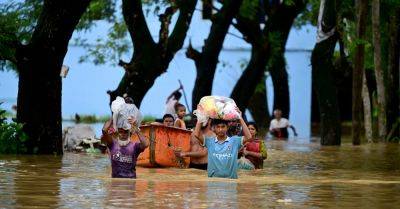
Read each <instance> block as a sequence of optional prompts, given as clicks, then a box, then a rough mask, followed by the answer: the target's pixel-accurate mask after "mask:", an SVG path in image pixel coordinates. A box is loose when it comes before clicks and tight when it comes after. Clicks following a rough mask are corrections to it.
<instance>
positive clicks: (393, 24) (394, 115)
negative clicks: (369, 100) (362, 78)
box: [387, 8, 400, 140]
mask: <svg viewBox="0 0 400 209" xmlns="http://www.w3.org/2000/svg"><path fill="white" fill-rule="evenodd" d="M391 14H392V15H391V17H390V20H389V22H390V23H389V46H388V47H389V50H388V51H389V53H388V64H389V66H388V88H387V92H388V93H387V96H388V100H387V102H388V104H387V116H388V117H387V127H388V129H387V130H393V129H396V128H395V127H394V126H395V124H396V121H397V119H398V118H399V117H400V116H399V115H400V108H399V107H400V105H399V96H394V97H392V95H400V90H399V58H400V54H399V52H400V26H399V24H400V8H396V9H393V11H392V12H391ZM389 97H390V98H389ZM399 135H400V133H399V128H397V130H394V132H393V134H392V136H399ZM388 140H390V138H389V139H388Z"/></svg>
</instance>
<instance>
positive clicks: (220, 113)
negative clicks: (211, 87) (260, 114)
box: [194, 96, 240, 123]
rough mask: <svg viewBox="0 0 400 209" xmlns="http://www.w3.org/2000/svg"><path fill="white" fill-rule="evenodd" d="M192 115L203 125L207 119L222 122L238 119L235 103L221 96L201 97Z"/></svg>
mask: <svg viewBox="0 0 400 209" xmlns="http://www.w3.org/2000/svg"><path fill="white" fill-rule="evenodd" d="M194 114H195V115H196V116H197V118H198V120H199V121H200V122H203V123H205V122H207V120H208V119H209V118H212V119H222V120H237V119H239V118H240V114H239V113H238V112H237V111H236V103H235V101H233V100H232V99H230V98H227V97H222V96H205V97H203V98H202V99H201V100H200V102H199V104H198V106H197V110H195V111H194Z"/></svg>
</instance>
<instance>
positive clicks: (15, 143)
mask: <svg viewBox="0 0 400 209" xmlns="http://www.w3.org/2000/svg"><path fill="white" fill-rule="evenodd" d="M7 115H8V114H7V111H5V110H3V109H0V154H24V153H26V152H27V148H26V146H25V144H24V143H25V142H26V140H27V139H28V137H27V135H26V134H25V133H24V132H23V130H22V128H23V124H20V123H15V122H7Z"/></svg>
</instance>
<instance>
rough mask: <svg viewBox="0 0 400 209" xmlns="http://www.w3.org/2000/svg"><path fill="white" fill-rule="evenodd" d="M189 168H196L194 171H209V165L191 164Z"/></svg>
mask: <svg viewBox="0 0 400 209" xmlns="http://www.w3.org/2000/svg"><path fill="white" fill-rule="evenodd" d="M189 168H194V169H200V170H205V171H206V170H207V163H203V164H195V163H190V164H189Z"/></svg>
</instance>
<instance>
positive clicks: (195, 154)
mask: <svg viewBox="0 0 400 209" xmlns="http://www.w3.org/2000/svg"><path fill="white" fill-rule="evenodd" d="M206 155H207V150H206V149H203V150H201V151H197V152H181V153H180V156H181V157H204V156H206Z"/></svg>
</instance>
